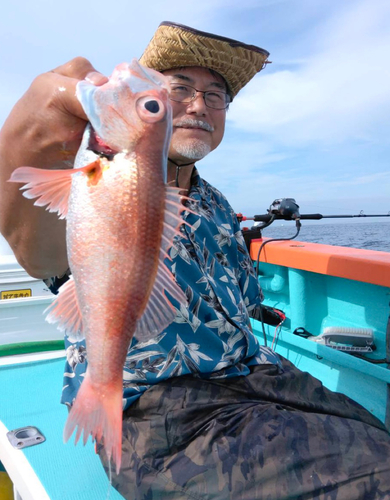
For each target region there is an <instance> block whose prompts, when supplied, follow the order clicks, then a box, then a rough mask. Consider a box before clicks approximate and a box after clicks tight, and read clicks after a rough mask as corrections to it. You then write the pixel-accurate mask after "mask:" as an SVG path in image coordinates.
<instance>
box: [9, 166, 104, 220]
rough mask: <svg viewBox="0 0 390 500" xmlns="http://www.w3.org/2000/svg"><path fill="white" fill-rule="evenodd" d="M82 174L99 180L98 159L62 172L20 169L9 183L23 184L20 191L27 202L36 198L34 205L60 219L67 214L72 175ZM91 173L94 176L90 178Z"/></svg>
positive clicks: (14, 173)
mask: <svg viewBox="0 0 390 500" xmlns="http://www.w3.org/2000/svg"><path fill="white" fill-rule="evenodd" d="M77 172H83V173H85V174H87V175H89V176H90V177H91V184H93V179H99V178H100V174H101V166H100V161H99V159H98V160H96V161H94V162H92V163H90V164H89V165H86V166H85V167H82V168H74V169H73V168H68V169H64V170H47V169H44V168H34V167H20V168H17V169H16V170H15V171H14V172H13V173H12V175H11V178H10V179H9V182H23V183H25V185H24V186H22V187H21V188H20V189H21V190H24V193H23V196H24V197H25V198H28V199H29V200H33V199H35V198H37V200H36V201H35V203H34V205H36V206H38V207H44V206H46V205H47V208H46V209H47V210H48V211H49V212H57V213H58V215H59V217H60V219H64V218H65V217H66V216H67V213H68V199H69V194H70V188H71V185H72V175H74V174H76V173H77ZM91 172H93V173H94V175H92V176H91Z"/></svg>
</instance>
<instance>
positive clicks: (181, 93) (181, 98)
mask: <svg viewBox="0 0 390 500" xmlns="http://www.w3.org/2000/svg"><path fill="white" fill-rule="evenodd" d="M170 86H171V92H170V95H169V99H170V100H171V101H175V102H182V103H186V104H188V103H190V102H192V101H194V100H195V99H196V96H197V94H198V92H200V93H201V94H203V99H204V102H205V104H206V106H207V107H208V108H212V109H226V108H227V107H228V106H229V104H230V103H231V101H232V100H231V98H230V96H229V94H227V93H226V92H219V91H218V90H198V89H196V88H194V87H191V86H190V85H183V84H182V83H171V84H170Z"/></svg>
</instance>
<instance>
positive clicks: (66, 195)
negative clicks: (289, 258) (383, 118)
mask: <svg viewBox="0 0 390 500" xmlns="http://www.w3.org/2000/svg"><path fill="white" fill-rule="evenodd" d="M77 97H78V99H79V100H80V102H81V104H82V106H83V108H84V111H85V113H86V114H87V116H88V118H89V121H90V124H89V125H88V126H87V128H86V131H85V133H84V136H83V140H82V144H81V147H80V149H79V152H78V154H77V158H76V161H75V166H74V169H67V170H57V171H55V170H44V169H35V168H31V167H21V168H18V169H17V170H15V172H14V173H13V174H12V177H11V179H10V180H11V181H12V182H22V183H27V184H26V185H24V186H23V187H22V188H21V189H24V190H25V191H24V193H23V194H24V196H25V197H26V198H30V199H35V198H37V200H36V201H35V205H38V206H46V205H47V210H49V211H50V212H58V214H59V215H60V217H61V218H63V217H66V218H67V250H68V259H69V264H70V268H71V271H72V277H71V279H70V280H69V281H68V282H67V283H65V285H63V286H62V287H61V289H60V292H59V295H58V297H57V299H56V300H55V301H54V303H53V305H52V306H51V308H50V313H49V315H48V318H47V319H48V320H49V321H50V322H58V323H59V327H60V328H61V329H63V330H65V331H66V333H68V334H71V335H72V337H73V338H76V339H82V338H84V337H85V338H86V344H87V352H88V368H87V372H86V376H85V379H84V381H83V383H82V385H81V387H80V390H79V393H78V395H77V398H76V400H75V402H74V404H73V407H72V410H71V411H70V414H69V417H68V420H67V422H66V426H65V430H64V439H65V441H67V440H68V439H69V437H70V436H71V435H72V433H73V431H74V430H75V428H76V427H77V433H76V443H77V441H78V439H79V438H80V435H81V433H82V432H84V443H85V442H86V441H87V439H88V436H89V435H91V436H92V438H93V439H97V440H98V441H100V440H101V439H103V442H104V446H105V449H106V452H107V455H108V457H109V458H111V457H112V459H113V461H114V462H115V464H116V470H117V472H119V470H120V465H121V441H122V390H123V386H122V372H123V365H124V362H125V359H126V353H127V349H128V346H129V343H130V340H131V339H132V337H133V335H135V336H136V337H137V339H142V340H147V339H149V338H151V337H153V336H156V335H158V334H159V333H160V332H161V331H162V330H163V329H164V328H166V327H167V326H168V325H169V324H170V323H171V322H172V321H173V318H174V315H175V313H174V308H173V306H172V304H171V302H170V300H169V298H168V297H167V296H166V294H165V292H168V293H169V295H170V296H171V297H172V298H173V299H175V300H177V301H179V302H181V303H185V302H186V297H185V294H184V293H183V291H182V290H181V289H180V288H179V286H178V285H177V284H176V282H175V281H174V278H173V276H172V274H171V273H170V271H169V270H168V268H167V267H166V266H165V264H164V259H165V257H166V256H167V250H168V249H169V247H170V246H171V245H172V241H173V238H174V236H175V235H176V234H179V233H180V231H179V226H180V225H181V224H182V223H183V220H182V219H181V216H180V214H181V212H182V211H183V210H184V206H183V205H182V203H181V196H180V195H179V190H178V189H177V188H172V187H168V186H166V184H165V183H166V168H167V152H168V146H169V141H170V135H171V128H172V125H171V121H172V119H171V107H170V103H169V100H168V86H167V84H166V81H165V77H164V76H163V75H161V74H160V73H157V72H156V71H153V70H150V69H147V68H144V67H142V66H140V64H139V63H138V62H137V61H136V60H133V62H132V63H131V64H127V63H124V64H120V65H119V66H117V67H116V68H115V70H114V72H113V74H112V76H111V78H110V79H109V81H108V82H107V83H106V84H104V85H102V86H100V87H95V86H94V85H91V84H89V83H88V82H86V81H82V82H80V83H79V84H78V86H77Z"/></svg>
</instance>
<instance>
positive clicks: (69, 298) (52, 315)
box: [44, 276, 84, 341]
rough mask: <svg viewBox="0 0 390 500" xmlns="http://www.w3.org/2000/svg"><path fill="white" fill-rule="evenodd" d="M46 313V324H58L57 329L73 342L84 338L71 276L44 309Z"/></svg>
mask: <svg viewBox="0 0 390 500" xmlns="http://www.w3.org/2000/svg"><path fill="white" fill-rule="evenodd" d="M46 312H47V313H48V315H47V316H46V321H47V322H48V323H58V325H57V326H58V329H59V330H60V331H62V332H66V334H67V335H68V336H69V337H70V338H71V339H72V340H74V341H79V340H82V339H83V338H84V333H83V322H82V317H81V311H80V307H79V303H78V300H77V295H76V285H75V282H74V279H73V276H70V278H69V280H68V281H67V282H66V283H64V284H63V285H62V286H61V287H60V289H59V291H58V295H57V297H56V298H55V300H54V301H53V302H52V303H51V304H50V306H49V307H48V308H46V309H45V311H44V313H46Z"/></svg>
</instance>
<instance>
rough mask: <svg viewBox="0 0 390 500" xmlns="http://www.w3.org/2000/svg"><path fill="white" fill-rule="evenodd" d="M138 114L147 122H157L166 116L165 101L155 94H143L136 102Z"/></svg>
mask: <svg viewBox="0 0 390 500" xmlns="http://www.w3.org/2000/svg"><path fill="white" fill-rule="evenodd" d="M136 109H137V113H138V116H139V117H140V118H141V120H143V121H144V122H147V123H156V122H159V121H161V120H163V119H164V118H165V116H166V112H167V110H166V108H165V105H164V103H163V102H162V101H161V100H160V99H159V98H157V97H155V96H150V95H147V96H145V95H144V96H143V97H140V99H138V101H137V103H136Z"/></svg>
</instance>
